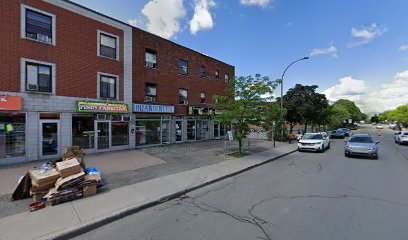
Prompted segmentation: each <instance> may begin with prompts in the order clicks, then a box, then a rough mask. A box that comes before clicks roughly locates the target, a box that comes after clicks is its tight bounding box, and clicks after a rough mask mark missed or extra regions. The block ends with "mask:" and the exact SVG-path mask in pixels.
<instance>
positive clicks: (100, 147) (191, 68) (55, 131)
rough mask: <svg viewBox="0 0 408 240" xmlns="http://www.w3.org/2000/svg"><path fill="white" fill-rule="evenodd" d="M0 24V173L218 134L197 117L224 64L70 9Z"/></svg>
mask: <svg viewBox="0 0 408 240" xmlns="http://www.w3.org/2000/svg"><path fill="white" fill-rule="evenodd" d="M0 19H1V22H2V24H1V25H0V36H1V37H0V53H1V54H2V58H1V59H0V73H1V74H0V165H1V164H9V163H17V162H24V161H35V160H44V159H57V158H60V157H61V156H62V154H63V153H64V152H65V150H66V148H67V147H69V146H73V145H78V146H81V147H82V148H84V149H85V150H86V152H87V153H97V152H105V151H115V150H123V149H131V148H135V147H138V146H144V145H155V144H166V143H175V142H184V141H190V140H201V139H212V138H217V137H219V136H220V134H221V133H220V131H221V130H219V129H220V124H219V123H217V121H216V120H215V119H213V118H211V117H209V116H207V114H205V113H206V112H208V111H209V107H208V106H209V104H210V103H212V102H211V101H212V95H216V94H223V92H224V88H225V81H226V80H225V78H226V77H227V78H228V79H229V78H231V77H233V76H234V67H233V66H230V65H228V64H225V63H222V62H220V61H218V60H215V59H212V58H210V57H207V56H204V55H202V54H200V53H198V52H195V51H193V50H190V49H187V48H185V47H182V46H180V45H177V44H175V43H173V42H170V41H168V40H165V39H162V38H160V37H158V36H155V35H153V34H150V33H147V32H144V31H142V30H140V29H137V28H134V27H132V26H130V25H128V24H126V23H123V22H121V21H118V20H116V19H113V18H111V17H108V16H105V15H103V14H100V13H97V12H95V11H93V10H91V9H88V8H85V7H83V6H80V5H78V4H76V3H73V2H71V1H66V0H19V1H15V0H2V1H0ZM204 68H205V69H204ZM203 69H204V72H203ZM185 71H187V74H185ZM216 72H218V77H216V76H215V74H216ZM221 74H224V75H223V77H221ZM217 79H218V80H217ZM186 91H187V94H186ZM203 93H204V95H203ZM186 95H187V96H186ZM203 99H204V100H203ZM157 120H159V121H157ZM180 121H181V122H180ZM193 121H194V124H193ZM158 122H159V123H158ZM203 129H204V130H205V131H206V133H205V134H203V133H202V131H203ZM223 129H224V128H223ZM217 131H218V132H219V133H217ZM193 132H194V133H193ZM197 136H198V137H197Z"/></svg>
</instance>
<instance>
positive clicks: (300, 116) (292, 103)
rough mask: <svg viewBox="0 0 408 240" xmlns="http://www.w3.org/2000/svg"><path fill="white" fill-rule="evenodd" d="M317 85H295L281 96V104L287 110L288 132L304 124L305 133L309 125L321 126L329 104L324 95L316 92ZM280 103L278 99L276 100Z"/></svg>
mask: <svg viewBox="0 0 408 240" xmlns="http://www.w3.org/2000/svg"><path fill="white" fill-rule="evenodd" d="M317 88H318V86H317V85H311V86H303V85H301V84H296V85H295V87H293V88H291V89H289V90H288V91H287V92H286V94H285V95H284V96H283V104H284V107H285V108H286V109H287V114H286V118H285V120H286V122H287V123H288V124H289V127H290V130H289V132H292V131H293V127H294V126H295V125H296V124H304V125H305V129H304V130H305V132H306V131H307V127H308V126H309V124H312V125H313V124H315V125H316V124H321V123H322V122H324V121H323V119H322V117H323V116H324V115H325V114H326V112H325V110H326V109H327V108H328V106H329V104H328V101H327V98H326V96H325V95H324V94H320V93H317V92H316V89H317ZM277 100H278V101H280V99H279V98H278V99H277Z"/></svg>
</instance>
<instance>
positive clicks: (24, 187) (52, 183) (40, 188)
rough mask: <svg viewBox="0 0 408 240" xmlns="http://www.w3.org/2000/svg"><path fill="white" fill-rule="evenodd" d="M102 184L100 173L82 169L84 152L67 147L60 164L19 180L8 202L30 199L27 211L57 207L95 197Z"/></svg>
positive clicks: (45, 166)
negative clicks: (67, 202) (49, 206)
mask: <svg viewBox="0 0 408 240" xmlns="http://www.w3.org/2000/svg"><path fill="white" fill-rule="evenodd" d="M101 184H102V179H101V176H100V173H99V172H97V170H96V169H95V168H93V167H91V168H86V166H85V163H84V152H83V150H82V149H81V148H79V147H70V148H68V150H67V153H66V154H64V157H63V159H62V161H61V160H60V161H58V162H56V163H46V164H43V165H42V166H41V167H40V168H36V169H31V170H29V171H28V173H27V174H26V175H25V176H24V177H23V178H22V180H20V182H19V186H17V188H16V190H15V192H14V193H13V196H12V199H13V200H19V199H22V198H24V197H28V195H29V196H31V197H32V198H33V202H32V203H31V204H30V211H35V210H38V209H41V208H43V207H45V205H46V204H47V205H51V206H54V205H57V204H60V203H63V202H66V201H70V200H74V199H77V198H80V197H89V196H92V195H95V194H96V191H97V186H99V185H101Z"/></svg>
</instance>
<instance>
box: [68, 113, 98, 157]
mask: <svg viewBox="0 0 408 240" xmlns="http://www.w3.org/2000/svg"><path fill="white" fill-rule="evenodd" d="M94 120H95V118H94V116H93V115H78V116H72V145H73V146H80V147H81V148H83V149H93V148H95V131H94Z"/></svg>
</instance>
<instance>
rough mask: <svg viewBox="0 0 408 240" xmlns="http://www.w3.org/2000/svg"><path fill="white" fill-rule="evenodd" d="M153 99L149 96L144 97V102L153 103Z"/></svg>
mask: <svg viewBox="0 0 408 240" xmlns="http://www.w3.org/2000/svg"><path fill="white" fill-rule="evenodd" d="M153 100H154V99H153V97H151V96H146V98H145V101H146V102H153Z"/></svg>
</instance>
